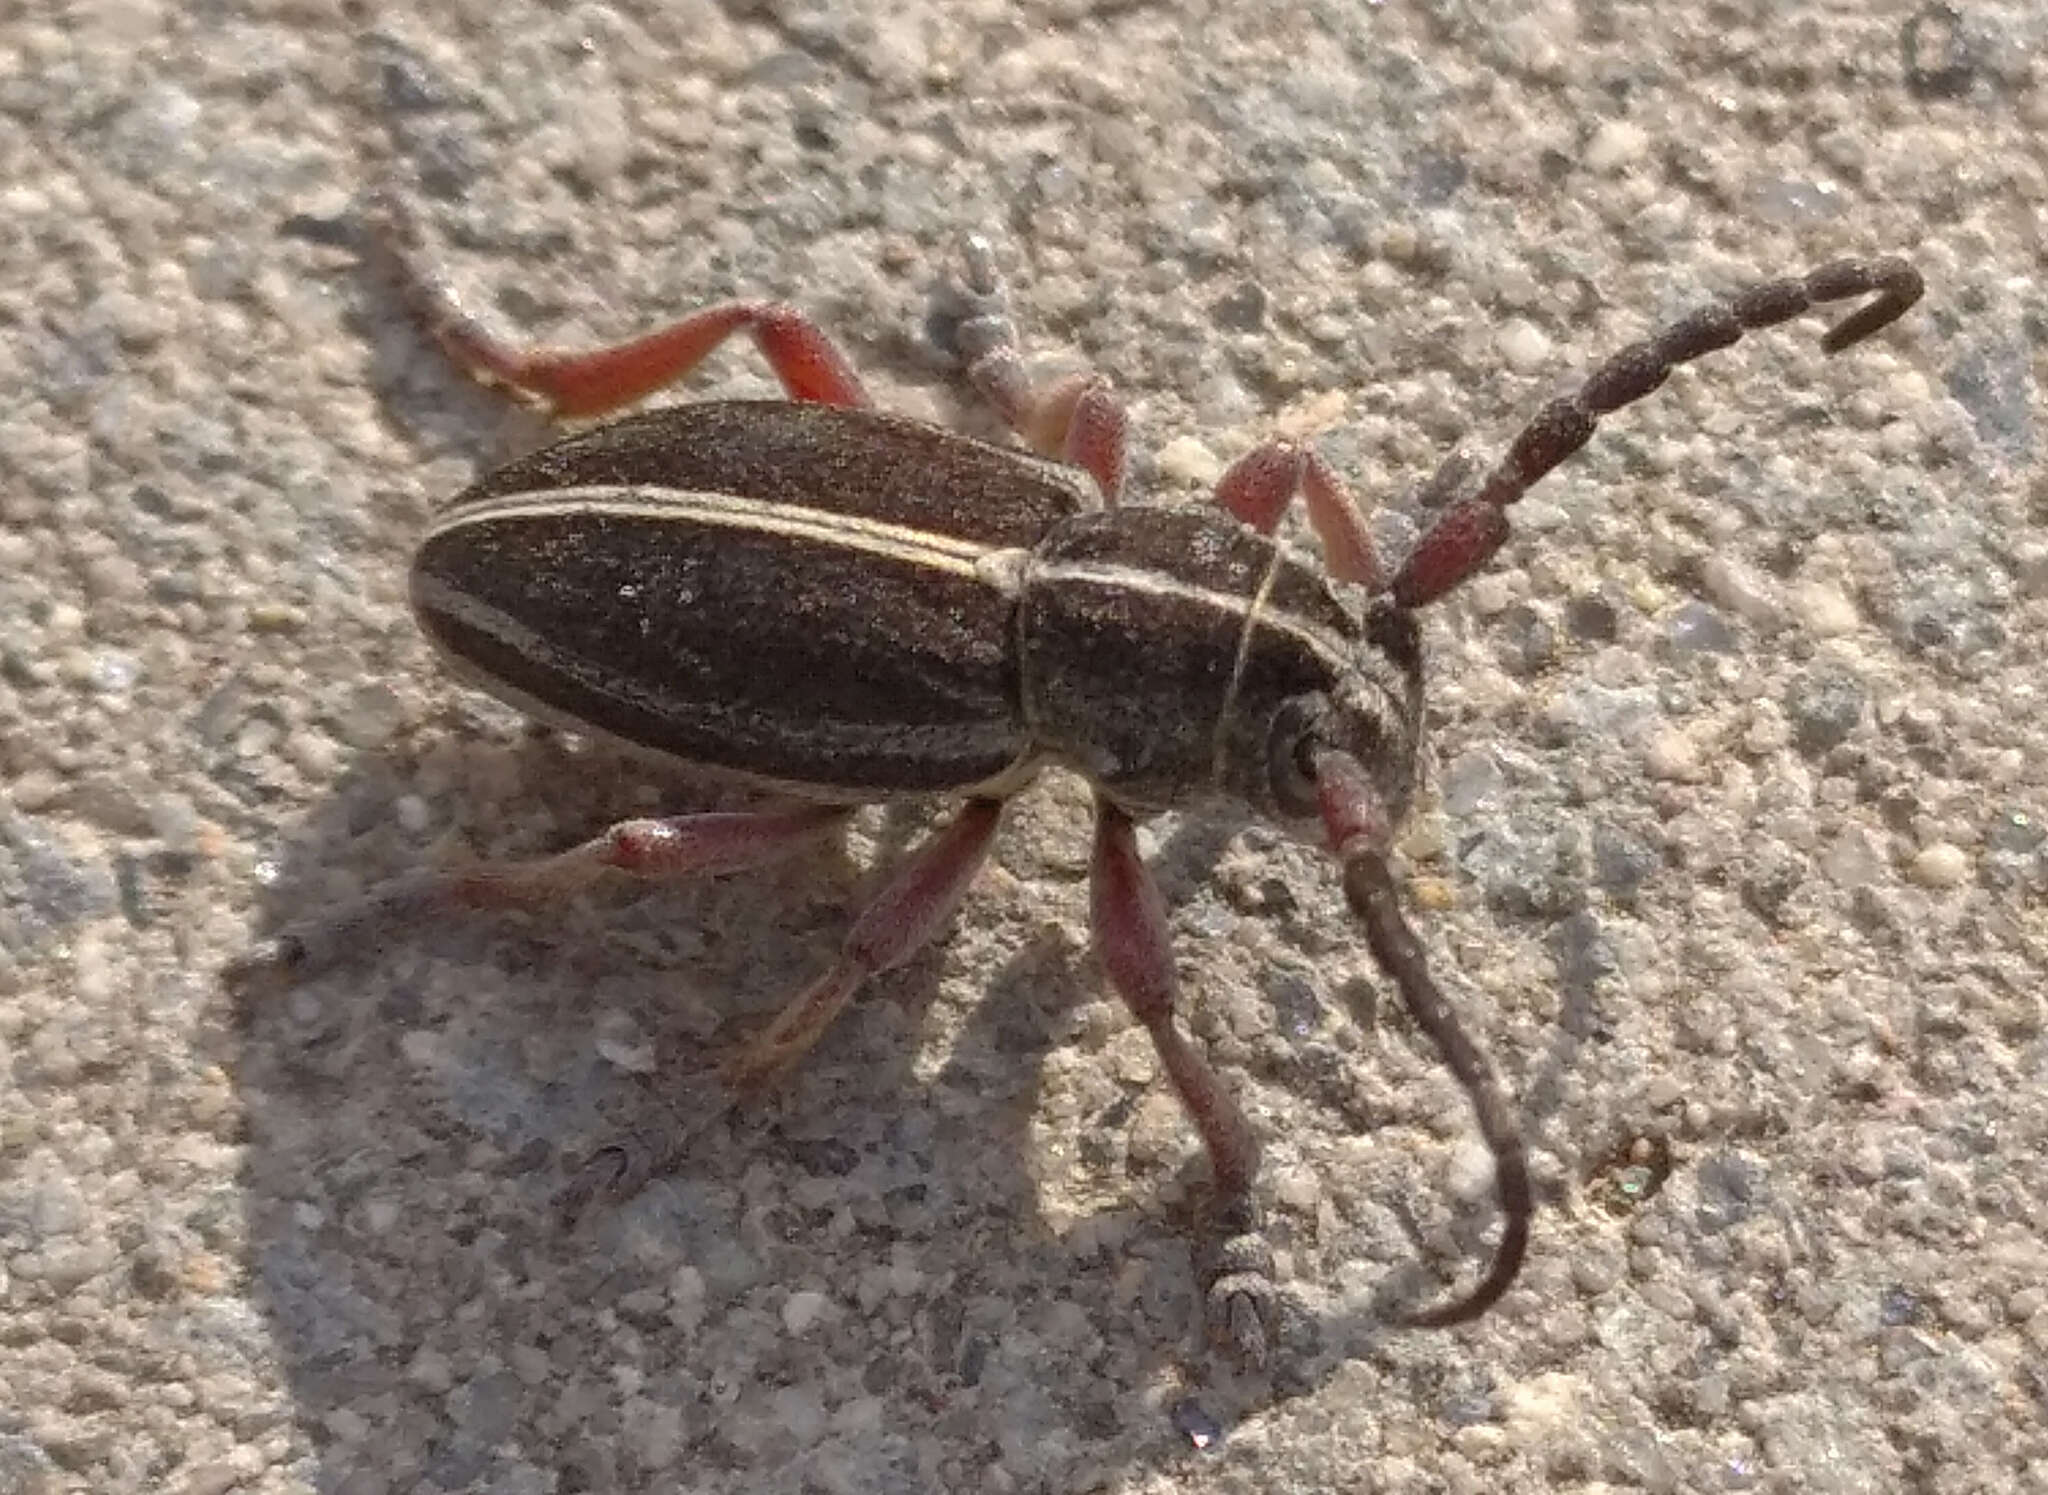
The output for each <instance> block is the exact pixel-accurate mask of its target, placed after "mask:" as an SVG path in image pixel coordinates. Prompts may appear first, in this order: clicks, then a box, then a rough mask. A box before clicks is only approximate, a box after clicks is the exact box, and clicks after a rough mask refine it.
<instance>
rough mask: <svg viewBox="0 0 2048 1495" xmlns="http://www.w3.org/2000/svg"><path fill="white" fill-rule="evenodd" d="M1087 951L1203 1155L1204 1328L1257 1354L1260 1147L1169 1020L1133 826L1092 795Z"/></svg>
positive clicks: (1263, 1307)
mask: <svg viewBox="0 0 2048 1495" xmlns="http://www.w3.org/2000/svg"><path fill="white" fill-rule="evenodd" d="M1089 902H1090V914H1091V916H1092V923H1093V926H1094V931H1095V954H1096V958H1097V959H1098V960H1100V961H1101V962H1102V968H1103V970H1104V971H1105V972H1106V973H1107V974H1108V976H1109V981H1110V985H1112V986H1114V987H1115V988H1116V990H1117V995H1118V996H1120V997H1122V998H1123V999H1124V1005H1125V1006H1127V1007H1129V1008H1130V1010H1131V1015H1132V1016H1133V1017H1135V1018H1137V1020H1138V1021H1139V1022H1140V1023H1142V1024H1143V1025H1144V1027H1145V1031H1146V1032H1147V1033H1149V1034H1151V1035H1152V1046H1153V1048H1154V1049H1156V1050H1157V1051H1158V1053H1159V1063H1160V1066H1161V1067H1162V1068H1163V1069H1164V1070H1165V1071H1166V1074H1167V1078H1169V1079H1170V1080H1172V1081H1173V1088H1174V1090H1175V1091H1176V1092H1178V1094H1179V1095H1180V1099H1181V1104H1182V1105H1183V1106H1185V1107H1186V1108H1187V1113H1188V1116H1189V1118H1190V1119H1191V1120H1193V1122H1194V1124H1195V1130H1196V1131H1198V1132H1200V1133H1201V1135H1202V1143H1203V1146H1204V1147H1205V1148H1206V1149H1207V1151H1208V1154H1209V1171H1210V1174H1211V1177H1212V1180H1213V1187H1214V1189H1215V1199H1214V1201H1213V1204H1212V1207H1211V1222H1210V1224H1211V1230H1210V1235H1211V1238H1212V1240H1214V1241H1215V1245H1214V1247H1213V1249H1212V1251H1211V1253H1210V1254H1209V1256H1208V1259H1207V1260H1206V1262H1205V1263H1204V1270H1203V1276H1204V1277H1205V1278H1206V1279H1207V1281H1206V1283H1205V1291H1206V1293H1207V1312H1208V1319H1209V1326H1210V1330H1211V1332H1212V1333H1214V1334H1216V1335H1217V1337H1218V1338H1221V1339H1224V1340H1227V1341H1228V1342H1229V1343H1230V1344H1231V1346H1232V1347H1233V1348H1234V1349H1235V1350H1236V1352H1237V1354H1238V1356H1239V1358H1240V1359H1241V1360H1243V1361H1244V1362H1245V1363H1247V1364H1250V1365H1258V1364H1260V1363H1262V1362H1263V1361H1264V1360H1265V1358H1266V1342H1267V1332H1268V1330H1269V1329H1270V1328H1271V1327H1272V1316H1273V1313H1274V1308H1275V1299H1276V1297H1277V1296H1278V1294H1277V1290H1276V1289H1275V1287H1274V1285H1273V1253H1272V1251H1271V1249H1270V1248H1269V1247H1268V1246H1267V1245H1266V1242H1265V1239H1264V1237H1263V1236H1261V1235H1260V1234H1259V1207H1258V1203H1257V1201H1256V1200H1254V1199H1253V1197H1252V1183H1253V1181H1254V1180H1255V1179H1256V1178H1257V1176H1258V1171H1259V1144H1258V1139H1257V1138H1256V1137H1255V1136H1253V1134H1252V1129H1251V1125H1250V1123H1249V1122H1247V1121H1246V1120H1245V1117H1244V1112H1243V1110H1241V1109H1240V1108H1239V1106H1238V1104H1237V1101H1236V1099H1235V1098H1234V1097H1233V1096H1232V1095H1231V1093H1230V1092H1229V1091H1228V1090H1226V1089H1224V1087H1223V1081H1222V1080H1221V1078H1219V1077H1218V1075H1217V1073H1216V1071H1215V1070H1214V1069H1212V1068H1210V1066H1209V1061H1208V1060H1207V1059H1205V1058H1203V1057H1202V1055H1201V1053H1200V1052H1199V1051H1198V1050H1197V1049H1196V1048H1195V1047H1194V1045H1192V1044H1191V1043H1189V1042H1188V1040H1187V1038H1186V1037H1185V1036H1184V1035H1183V1034H1182V1033H1181V1031H1180V1029H1179V1028H1178V1027H1177V1026H1176V1025H1175V1024H1174V1020H1173V1009H1174V1004H1175V1002H1176V1001H1177V999H1178V996H1179V988H1180V982H1179V978H1178V977H1177V976H1176V975H1175V974H1174V968H1173V946H1172V943H1171V941H1170V940H1169V938H1168V932H1167V922H1166V901H1165V900H1164V899H1163V898H1162V897H1160V894H1159V885H1158V884H1157V883H1156V882H1155V881H1153V878H1152V874H1151V873H1150V872H1148V871H1147V870H1146V869H1145V862H1144V859H1143V858H1142V857H1141V856H1140V855H1139V854H1138V837H1137V828H1136V826H1134V825H1133V824H1132V822H1131V818H1130V816H1128V815H1126V814H1125V813H1124V812H1123V811H1122V810H1120V809H1118V808H1117V807H1116V806H1115V805H1112V804H1110V803H1109V802H1108V801H1107V800H1105V799H1103V798H1102V797H1101V796H1100V795H1098V796H1096V800H1095V859H1094V867H1093V875H1092V877H1091V880H1090V883H1089Z"/></svg>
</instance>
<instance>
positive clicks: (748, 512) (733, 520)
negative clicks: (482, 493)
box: [427, 484, 1018, 590]
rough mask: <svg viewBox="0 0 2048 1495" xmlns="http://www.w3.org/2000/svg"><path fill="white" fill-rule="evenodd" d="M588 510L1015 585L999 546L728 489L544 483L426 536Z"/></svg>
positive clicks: (472, 510)
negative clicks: (778, 539) (816, 546)
mask: <svg viewBox="0 0 2048 1495" xmlns="http://www.w3.org/2000/svg"><path fill="white" fill-rule="evenodd" d="M592 515H603V516H606V517H610V518H618V519H652V520H660V521H665V522H668V523H684V524H704V525H712V526H716V527H718V528H721V529H734V530H751V531H753V532H755V533H757V534H763V535H779V536H782V537H785V538H788V539H795V540H812V541H816V542H818V543H820V544H825V545H839V546H843V547H845V548H846V549H848V550H857V551H861V552H863V553H865V554H868V555H878V556H886V557H888V558H890V559H893V560H899V561H907V562H909V563H911V564H912V565H917V566H928V567H931V568H932V569H933V570H937V571H948V572H952V573H953V574H955V575H958V576H967V577H973V578H976V579H978V580H981V581H984V582H987V583H988V584H990V585H991V586H994V587H996V588H997V589H998V590H1009V589H1010V587H1009V586H1006V585H1005V583H1006V582H1007V583H1009V584H1010V585H1011V586H1013V585H1014V580H1015V577H1016V574H1017V571H1018V568H1017V567H1016V566H1015V565H1014V564H1013V565H1007V566H1006V565H1004V564H1002V561H1003V558H1004V557H1005V555H1006V554H1007V553H1008V552H1007V551H1006V549H1005V547H1001V546H995V545H986V544H983V543H981V542H980V541H978V540H963V539H961V538H960V537H959V536H957V535H948V534H945V533H943V532H941V531H938V530H927V529H918V528H917V527H916V526H914V525H908V524H891V523H890V522H888V521H887V520H884V519H868V518H865V517H863V516H861V515H858V514H840V513H835V512H833V511H831V510H829V509H814V508H808V507H806V506H805V505H803V504H786V503H773V502H770V501H768V500H766V499H759V498H744V497H740V496H738V495H735V494H731V493H700V492H696V491H693V490H689V489H681V488H655V487H647V486H640V485H633V484H597V485H592V486H590V487H584V488H550V489H547V490H545V491H544V492H541V493H507V494H503V495H500V496H497V497H492V498H482V499H477V500H475V501H474V502H471V503H466V504H464V505H463V506H462V507H461V508H459V509H456V510H455V511H453V512H452V513H450V514H448V515H446V516H445V517H443V518H442V519H441V520H440V521H439V522H438V523H436V524H435V525H434V527H433V528H432V529H431V530H430V531H429V532H428V535H427V538H428V539H430V540H432V539H437V538H439V537H440V536H442V535H447V534H453V533H454V532H456V531H458V530H462V529H467V528H469V527H470V526H472V525H489V524H494V523H496V522H498V521H500V520H519V519H549V518H558V517H578V518H580V517H586V516H592Z"/></svg>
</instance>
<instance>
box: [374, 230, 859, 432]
mask: <svg viewBox="0 0 2048 1495" xmlns="http://www.w3.org/2000/svg"><path fill="white" fill-rule="evenodd" d="M396 204H397V199H396V197H395V196H393V195H390V194H386V195H385V196H383V197H380V198H379V199H378V201H377V202H376V203H375V204H374V205H373V207H372V210H371V221H370V234H371V242H372V243H373V245H374V246H375V248H376V249H377V251H378V252H379V254H380V256H381V257H382V258H383V259H384V261H385V262H386V263H387V264H388V266H389V268H390V269H391V271H392V275H393V279H394V280H395V282H396V284H397V286H398V290H399V293H400V294H401V295H402V296H403V297H404V298H405V301H406V304H407V305H408V306H409V307H410V308H411V309H412V311H413V313H414V315H416V316H417V317H418V318H419V319H420V321H421V323H422V324H423V325H424V326H425V327H426V328H427V330H428V331H429V332H430V333H432V334H433V336H434V339H435V340H436V341H437V342H439V343H440V345H441V347H442V348H443V350H445V351H446V353H447V354H448V356H449V358H451V359H452V360H453V361H454V362H455V363H456V364H458V365H459V366H461V367H462V368H463V369H466V370H467V371H468V372H469V373H470V374H472V375H474V376H475V377H476V378H478V379H480V380H483V381H484V382H486V383H490V384H500V385H505V386H507V387H509V388H511V389H513V390H516V391H518V392H519V393H521V394H524V395H528V396H531V397H532V398H534V399H537V400H539V401H540V402H542V403H543V404H544V405H546V406H547V408H548V411H549V413H551V414H552V415H554V416H556V417H558V418H560V419H564V420H578V419H586V418H589V417H592V416H599V415H604V414H606V413H608V412H610V411H614V410H617V409H620V408H621V407H623V406H626V405H630V404H632V403H633V402H634V401H635V400H639V399H641V398H643V397H645V396H647V395H649V394H652V393H653V392H654V391H655V390H657V389H659V388H661V387H662V386H663V385H665V384H671V383H673V382H675V381H676V380H678V379H680V378H682V377H683V376H684V375H686V374H688V373H689V372H690V371H691V370H692V369H694V368H696V366H697V365H698V364H699V363H701V362H703V360H704V358H705V357H706V356H707V355H708V354H709V353H710V352H711V351H712V349H714V348H716V347H717V346H718V345H719V344H720V343H722V342H724V341H725V340H726V339H727V338H728V337H731V336H732V335H733V334H734V333H735V332H738V331H739V330H740V329H741V328H745V329H746V330H747V331H749V332H750V333H752V335H753V338H754V345H755V346H756V347H757V348H759V349H760V350H761V354H762V356H763V357H764V358H766V359H767V360H768V366H769V367H770V368H771V369H773V370H774V371H775V376H776V378H778V379H780V380H781V381H782V387H783V388H784V389H785V390H787V391H788V392H789V397H790V398H791V399H793V400H815V401H818V402H820V403H822V404H827V405H865V404H867V403H868V397H867V392H866V391H865V390H864V389H863V388H862V387H861V382H860V377H859V376H858V375H857V374H855V373H854V371H853V366H852V365H851V364H849V363H848V362H847V361H846V357H845V355H843V354H842V353H841V352H840V351H839V350H838V348H836V347H834V346H833V344H832V340H831V339H830V338H829V337H827V336H826V335H825V333H824V332H823V331H822V330H821V329H820V328H819V327H818V326H817V324H816V323H814V322H812V321H811V320H810V319H809V318H808V317H806V316H805V315H804V314H803V313H802V312H800V311H798V310H796V308H794V307H791V306H785V305H783V304H781V303H780V302H773V301H725V302H721V303H719V304H718V305H716V306H709V307H706V308H705V309H704V310H702V311H699V312H694V313H692V314H691V315H689V316H687V317H684V318H682V319H681V320H680V321H677V322H674V323H671V324H670V325H669V326H667V327H663V328H661V329H659V330H658V331H655V332H650V333H648V334H647V335H645V336H644V337H637V338H633V339H631V340H630V341H627V342H623V343H617V344H614V345H611V346H609V347H602V348H592V349H589V350H587V351H582V352H564V351H561V350H557V349H528V348H520V347H516V346H514V345H512V344H509V343H506V342H504V341H503V340H501V339H499V338H497V337H494V336H493V335H492V334H491V333H490V332H488V331H486V330H485V329H484V327H483V325H482V324H481V323H480V322H478V321H477V320H476V318H475V317H473V316H471V315H470V314H469V313H468V312H467V311H466V310H464V309H463V306H462V303H461V302H460V301H459V300H458V299H457V298H456V295H455V293H454V291H453V289H452V288H451V287H450V286H449V284H448V282H447V281H446V280H445V279H444V278H443V277H441V276H440V275H438V274H436V273H435V272H434V271H432V270H430V269H428V268H427V267H426V266H425V265H423V264H422V263H421V260H420V257H419V255H418V253H417V250H416V248H415V244H414V241H415V238H416V235H415V234H414V233H413V230H412V225H411V223H410V221H409V220H408V219H407V218H406V217H405V215H404V213H403V212H402V211H401V210H400V209H399V208H398V207H397V205H396Z"/></svg>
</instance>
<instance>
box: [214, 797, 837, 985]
mask: <svg viewBox="0 0 2048 1495" xmlns="http://www.w3.org/2000/svg"><path fill="white" fill-rule="evenodd" d="M847 813H848V812H847V811H846V810H845V809H843V808H841V807H838V806H806V807H804V808H802V809H796V810H766V811H747V812H738V813H724V812H714V813H709V814H700V815H678V816H675V817H672V818H670V819H666V820H622V821H620V822H619V823H618V824H617V825H614V826H612V827H610V828H609V829H607V830H606V831H604V832H603V833H602V834H601V835H598V836H595V837H593V838H591V839H590V840H588V841H585V842H583V843H582V844H581V845H580V846H572V847H570V848H569V849H568V850H567V851H562V852H557V853H556V854H555V855H553V856H547V857H536V858H533V859H531V860H527V861H501V862H478V863H476V864H474V865H472V866H468V867H456V868H450V869H445V870H443V869H436V870H432V871H425V872H414V873H408V874H405V875H402V876H399V877H394V878H392V879H390V880H389V881H387V882H383V883H379V884H378V885H377V886H376V887H373V888H371V889H370V890H369V891H368V892H366V893H364V894H363V895H362V896H361V897H359V898H356V899H354V900H353V901H351V902H349V903H345V904H343V905H341V906H340V907H338V908H335V909H332V910H330V911H329V912H328V913H326V914H324V915H321V916H320V917H318V918H314V919H309V920H305V921H303V922H300V923H296V924H290V925H287V926H286V927H285V928H283V929H282V930H280V931H278V933H277V934H276V935H274V936H272V937H271V938H270V939H268V940H265V941H263V942H262V943H260V944H258V945H256V946H255V947H253V948H252V949H251V950H249V951H248V952H247V953H246V954H244V955H243V956H242V957H241V958H240V959H238V960H236V961H234V962H233V963H232V964H231V965H229V967H228V969H227V972H226V979H227V980H228V982H229V984H230V985H231V986H235V987H237V988H239V989H243V990H248V989H251V988H254V987H258V986H263V985H277V984H282V983H287V982H290V981H293V980H297V979H299V978H301V977H305V976H310V975H312V974H314V973H315V972H317V971H321V970H324V969H326V968H328V967H330V966H333V965H337V964H339V963H341V962H342V961H344V960H346V959H347V958H349V957H350V956H351V955H354V954H357V953H359V952H364V951H370V952H374V951H375V950H376V948H377V947H378V946H379V945H380V944H381V943H382V942H383V941H384V940H385V939H387V938H388V937H390V936H391V935H393V934H396V933H399V932H401V931H404V930H407V929H415V928H418V927H420V926H422V925H425V924H429V923H431V922H433V921H434V920H435V919H438V918H441V917H443V916H445V915H448V914H451V913H456V912H460V911H462V910H466V909H494V908H540V907H545V906H547V905H549V904H555V903H559V902H561V901H562V900H564V899H567V898H569V897H572V896H574V895H575V894H576V893H578V892H580V891H582V890H583V889H584V888H586V887H589V886H591V885H592V884H593V883H596V882H597V881H599V880H600V879H601V878H602V877H603V876H604V875H605V874H606V873H608V872H625V873H629V874H631V875H632V876H635V877H641V878H649V879H671V880H673V879H681V878H689V877H705V876H712V875H715V874H718V873H723V872H738V871H741V870H744V869H745V868H748V867H756V866H760V865H761V864H763V863H765V862H770V861H773V860H774V859H776V858H777V857H780V856H783V855H785V854H787V853H789V852H791V851H793V850H795V849H796V848H798V847H800V846H802V845H804V844H805V843H807V842H809V841H811V840H812V839H814V838H815V837H817V836H820V835H822V834H823V833H825V832H826V831H828V830H831V829H832V828H834V827H836V826H839V825H841V824H843V823H844V822H845V819H846V816H847Z"/></svg>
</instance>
